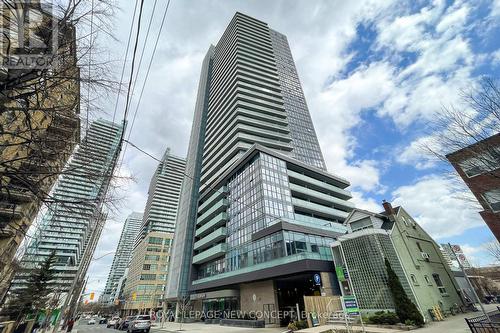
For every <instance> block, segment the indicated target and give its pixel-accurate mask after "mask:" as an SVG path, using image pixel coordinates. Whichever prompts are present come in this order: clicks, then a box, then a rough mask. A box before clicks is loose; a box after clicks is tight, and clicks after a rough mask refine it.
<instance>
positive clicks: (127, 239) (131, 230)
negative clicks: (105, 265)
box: [99, 212, 143, 304]
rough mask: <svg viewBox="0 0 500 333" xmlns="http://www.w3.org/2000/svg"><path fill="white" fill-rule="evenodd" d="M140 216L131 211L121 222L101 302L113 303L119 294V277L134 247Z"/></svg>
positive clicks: (122, 274)
mask: <svg viewBox="0 0 500 333" xmlns="http://www.w3.org/2000/svg"><path fill="white" fill-rule="evenodd" d="M142 216H143V214H142V213H137V212H133V213H131V214H130V215H129V216H128V217H127V219H126V220H125V223H124V224H123V229H122V233H121V235H120V240H119V241H118V246H117V247H116V251H115V255H114V257H113V263H112V264H111V269H110V270H109V275H108V280H107V281H106V287H105V289H104V292H103V293H102V294H101V296H100V300H99V301H100V302H101V303H107V304H113V303H114V302H115V297H116V295H118V294H119V293H118V289H119V287H120V279H121V278H122V277H123V276H124V275H125V270H126V269H127V267H128V264H129V262H130V259H131V258H132V250H133V249H134V242H135V240H136V239H137V236H138V235H139V230H140V228H141V224H142Z"/></svg>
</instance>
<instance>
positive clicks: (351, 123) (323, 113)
mask: <svg viewBox="0 0 500 333" xmlns="http://www.w3.org/2000/svg"><path fill="white" fill-rule="evenodd" d="M127 3H130V4H125V1H121V6H122V7H121V8H120V10H119V11H118V12H117V17H116V20H115V27H114V30H115V31H116V34H117V38H118V39H119V42H116V43H113V42H111V41H109V42H107V43H108V45H109V46H110V50H111V54H110V56H111V57H112V58H113V59H124V53H125V48H126V43H127V38H128V31H129V28H130V23H131V20H132V13H133V9H134V8H133V5H134V3H133V2H132V1H127ZM152 4H153V1H152V0H147V1H146V5H145V8H144V21H145V22H148V21H149V17H150V15H151V9H152ZM165 5H166V0H160V1H158V4H157V8H156V10H155V11H154V15H153V24H152V27H151V32H150V38H149V40H148V41H147V43H146V45H147V46H146V51H145V54H144V57H145V58H144V59H145V60H143V63H142V66H141V68H140V70H139V79H138V86H137V88H136V91H135V94H134V96H133V99H132V108H131V112H132V114H131V117H132V115H133V112H134V111H135V109H136V107H137V100H138V95H139V91H140V87H141V85H142V80H144V74H145V72H146V68H147V66H146V65H147V62H148V61H146V60H149V58H150V56H151V51H152V49H153V44H154V39H155V37H156V34H157V31H158V28H159V25H160V21H161V15H162V13H163V9H164V8H165V7H164V6H165ZM236 11H241V12H243V13H246V14H248V15H251V16H254V17H256V18H258V19H260V20H263V21H265V22H267V23H268V24H269V26H270V27H271V28H273V29H275V30H277V31H280V32H282V33H284V34H285V35H287V36H288V39H289V42H290V46H291V49H292V53H293V56H294V58H295V62H296V65H297V69H298V72H299V76H300V79H301V82H302V85H303V88H304V91H305V95H306V99H307V102H308V105H309V109H310V112H311V115H312V118H313V122H314V124H315V127H316V131H317V134H318V137H319V141H320V144H321V148H322V150H323V154H324V156H325V159H326V162H327V166H328V169H329V171H330V172H332V173H334V174H338V175H340V176H342V177H345V178H347V179H349V180H350V181H351V183H352V186H351V191H352V193H353V195H354V199H353V200H354V201H355V203H356V204H357V205H358V207H361V208H366V209H370V210H374V211H381V205H380V203H381V201H382V199H386V200H390V201H392V202H393V203H394V204H395V205H403V206H404V207H405V209H407V210H408V211H409V212H410V213H411V214H412V215H413V216H414V218H415V219H416V220H417V221H418V222H419V223H420V224H421V225H422V226H423V227H424V228H425V229H426V230H427V231H428V232H429V233H430V234H431V235H432V236H433V237H435V239H436V240H438V241H439V242H453V243H458V244H461V245H462V246H463V248H464V250H465V251H466V253H467V254H468V255H469V258H470V260H471V261H472V262H473V263H475V264H481V265H486V264H490V263H491V261H492V260H491V259H490V258H488V257H487V255H486V254H485V252H484V250H483V248H482V245H483V244H484V243H486V242H489V241H491V240H492V239H493V236H492V234H491V233H490V231H489V229H488V228H487V227H486V226H485V225H484V223H483V222H482V220H481V218H480V216H479V215H478V214H477V211H478V208H477V207H475V206H474V204H472V203H470V202H468V201H464V200H463V198H462V197H463V195H462V193H461V190H460V189H457V187H456V183H455V182H453V181H452V180H451V179H450V177H449V176H447V175H446V173H447V172H449V170H450V169H449V167H448V166H447V165H445V164H444V163H437V162H435V161H432V160H428V159H427V157H425V156H423V154H422V152H421V150H420V149H419V143H421V142H425V140H426V138H427V136H428V135H429V132H428V130H427V129H428V124H429V122H430V121H432V119H433V117H434V115H435V113H436V112H439V111H440V109H441V108H442V107H443V106H450V105H454V106H458V107H461V100H460V96H459V92H460V91H461V90H463V89H465V90H467V89H471V88H472V87H474V86H475V85H476V84H477V82H478V80H479V79H480V78H481V77H482V76H484V75H489V76H492V77H496V78H498V76H499V74H500V38H498V36H500V0H493V1H490V0H475V1H469V2H467V1H439V0H436V1H430V2H429V1H408V2H407V3H404V2H401V1H389V0H371V1H370V0H366V1H364V0H363V1H361V0H359V1H340V0H339V1H332V0H326V1H307V0H304V1H286V0H283V1H276V0H273V1H249V0H247V1H243V0H239V1H236V0H231V1H230V0H227V1H222V0H211V1H210V0H203V1H201V0H199V1H187V0H182V1H181V0H172V2H171V5H170V8H169V11H168V15H167V21H166V25H165V27H164V30H163V32H162V34H161V36H160V39H159V44H158V50H157V53H156V56H155V58H154V62H153V66H152V70H151V72H150V76H149V79H148V81H147V84H146V88H145V92H144V95H143V98H142V101H141V103H140V105H139V107H138V108H137V110H138V112H137V118H136V121H135V124H134V127H133V129H132V133H131V141H132V142H134V144H136V145H138V146H139V147H141V148H143V149H144V150H146V151H147V152H149V153H150V154H152V155H154V156H158V157H160V156H161V155H162V153H163V151H164V150H165V149H166V148H167V147H170V148H171V150H172V152H173V153H174V154H176V155H179V156H185V154H186V151H187V143H188V139H189V133H190V129H191V121H192V116H193V110H194V104H195V96H196V90H197V85H198V79H199V73H200V68H201V62H202V59H203V57H204V55H205V53H206V51H207V49H208V47H209V45H210V44H211V43H213V44H215V43H216V42H217V40H218V39H219V37H220V36H221V34H222V33H223V31H224V29H225V27H226V26H227V24H228V23H229V21H230V20H231V18H232V16H233V15H234V13H235V12H236ZM146 28H147V26H146V25H145V26H144V29H143V31H145V30H146ZM143 38H144V34H143V35H141V42H140V44H139V45H140V46H141V47H142V42H143ZM129 59H130V57H129ZM136 65H137V63H136ZM120 70H121V65H120V64H117V66H116V72H117V76H118V77H119V74H120ZM113 103H114V97H113V98H110V102H109V104H110V106H109V107H108V115H106V116H105V117H108V118H110V117H112V114H113V106H112V105H113ZM122 113H123V101H122V102H121V103H120V104H119V107H118V114H119V116H120V117H121V116H122ZM129 129H130V126H129ZM155 167H156V162H155V161H154V160H153V159H151V158H150V157H148V156H146V155H144V154H142V153H140V152H138V151H137V150H135V149H134V148H132V147H129V148H128V149H127V151H126V155H125V159H124V163H123V166H122V168H121V170H120V174H122V175H132V176H133V177H134V179H135V181H130V182H127V183H126V184H122V191H121V192H122V193H121V194H122V195H123V196H124V200H123V202H122V203H121V206H120V208H119V209H118V211H117V212H116V213H114V215H113V216H112V217H110V219H109V220H108V221H107V225H106V227H105V229H104V231H103V235H102V238H101V240H100V243H99V245H98V249H97V251H96V254H95V257H100V256H102V255H104V254H106V253H109V252H111V251H114V250H115V247H116V244H117V242H118V238H119V235H120V232H121V228H122V225H123V222H124V220H125V218H126V216H127V215H128V214H130V213H131V212H132V211H143V209H144V205H145V202H146V196H147V187H148V184H149V181H150V178H151V176H152V173H153V171H154V168H155ZM111 261H112V255H107V256H104V257H103V258H102V259H99V260H96V261H94V263H93V264H92V266H91V268H90V270H89V275H90V278H89V284H88V286H89V290H90V291H94V292H97V293H99V292H100V291H101V290H102V289H103V288H104V284H105V282H106V277H107V274H108V272H109V268H110V265H111Z"/></svg>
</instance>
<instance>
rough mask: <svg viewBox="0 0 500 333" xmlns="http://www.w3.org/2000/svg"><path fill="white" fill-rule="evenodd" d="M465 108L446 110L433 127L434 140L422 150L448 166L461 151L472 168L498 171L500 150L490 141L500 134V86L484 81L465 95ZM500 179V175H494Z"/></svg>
mask: <svg viewBox="0 0 500 333" xmlns="http://www.w3.org/2000/svg"><path fill="white" fill-rule="evenodd" d="M460 94H461V98H462V101H463V104H462V105H461V106H460V107H458V106H449V107H443V108H442V110H441V112H438V113H436V115H435V118H434V120H433V121H432V122H431V123H430V124H429V127H428V134H429V137H430V139H429V140H428V141H427V142H426V143H425V144H423V145H422V148H423V149H424V150H425V151H426V152H427V153H430V155H432V156H434V157H436V158H438V159H439V160H442V161H445V162H447V161H448V159H447V157H446V156H447V155H448V154H450V153H452V152H456V151H459V150H462V151H464V152H465V153H466V154H467V155H469V157H470V161H468V163H469V164H470V167H477V168H481V169H484V170H487V171H490V172H491V171H493V170H495V169H498V166H499V161H500V149H499V147H498V145H496V144H494V143H492V142H491V141H489V140H486V139H488V138H490V137H491V136H494V135H498V134H500V86H499V85H498V82H496V81H494V80H493V79H491V78H484V79H483V80H482V81H481V83H480V84H479V86H478V87H476V88H473V89H471V90H469V91H465V90H464V91H461V93H460ZM491 174H492V175H493V176H494V177H498V176H499V175H498V174H497V173H493V172H492V173H491Z"/></svg>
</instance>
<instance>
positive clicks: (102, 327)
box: [72, 320, 126, 333]
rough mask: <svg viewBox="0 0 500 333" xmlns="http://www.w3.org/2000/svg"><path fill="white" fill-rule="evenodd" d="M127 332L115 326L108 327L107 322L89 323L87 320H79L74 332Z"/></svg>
mask: <svg viewBox="0 0 500 333" xmlns="http://www.w3.org/2000/svg"><path fill="white" fill-rule="evenodd" d="M75 330H76V331H77V332H76V333H125V332H126V331H119V330H115V329H114V328H107V327H106V324H95V325H88V324H87V320H79V321H78V323H77V325H75V327H74V328H73V331H72V333H75V332H74V331H75Z"/></svg>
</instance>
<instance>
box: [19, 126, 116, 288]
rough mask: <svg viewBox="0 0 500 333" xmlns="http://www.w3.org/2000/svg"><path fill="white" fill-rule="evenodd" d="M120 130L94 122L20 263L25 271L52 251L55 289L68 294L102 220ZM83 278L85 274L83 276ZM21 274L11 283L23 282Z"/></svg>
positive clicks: (86, 260)
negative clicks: (54, 256) (54, 259)
mask: <svg viewBox="0 0 500 333" xmlns="http://www.w3.org/2000/svg"><path fill="white" fill-rule="evenodd" d="M123 130H124V128H123V126H122V125H118V124H115V123H112V122H110V121H107V120H104V119H98V120H96V121H94V122H92V123H91V124H90V126H89V129H88V131H87V133H86V135H85V137H84V138H83V140H82V142H81V144H80V145H79V146H78V147H77V148H76V149H75V151H74V153H73V155H72V157H71V160H70V161H69V162H68V164H67V165H66V167H65V169H64V172H63V174H62V175H61V177H60V178H59V180H58V182H57V184H56V187H55V189H54V191H53V194H52V196H53V198H54V201H53V203H51V204H50V205H48V207H47V211H46V213H45V214H44V215H43V217H42V221H41V223H40V226H39V227H38V229H37V231H36V234H35V236H34V238H33V240H31V241H30V243H29V245H28V248H27V250H26V252H25V253H24V255H23V256H22V258H21V266H22V267H23V268H28V269H29V268H32V267H36V266H37V265H39V264H40V263H41V262H43V261H44V260H45V259H46V258H47V257H48V256H49V255H50V254H51V253H52V252H53V251H55V254H56V256H57V263H56V265H55V266H54V269H55V270H56V272H57V275H56V277H57V279H56V280H55V281H54V284H56V285H57V287H58V288H59V290H61V291H63V292H64V291H68V290H69V288H70V287H71V285H72V283H73V281H74V279H75V275H76V273H77V271H78V270H80V271H81V272H86V271H87V269H88V265H89V264H90V259H91V258H92V254H93V253H94V250H95V247H96V245H97V241H98V239H99V236H100V234H101V231H102V229H103V226H104V223H105V221H106V215H107V214H106V206H105V200H106V198H107V191H108V187H109V182H110V180H111V178H112V175H113V171H114V167H115V164H116V161H117V158H118V155H119V152H120V137H121V135H122V132H123ZM82 275H83V276H84V275H85V274H84V273H82ZM24 279H25V276H24V273H23V272H22V271H21V272H20V273H19V274H17V275H16V277H15V279H14V281H13V284H14V287H17V286H19V285H21V284H23V283H25V280H24Z"/></svg>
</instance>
